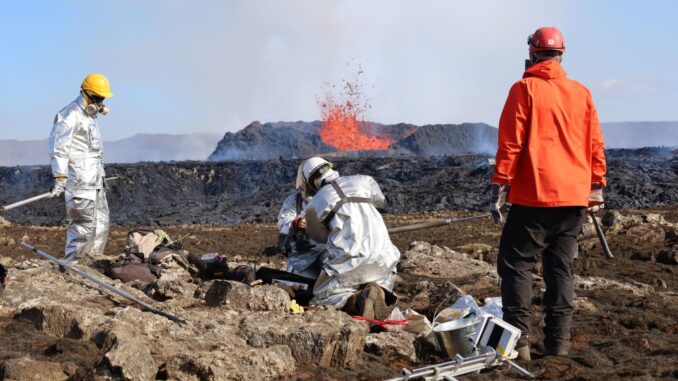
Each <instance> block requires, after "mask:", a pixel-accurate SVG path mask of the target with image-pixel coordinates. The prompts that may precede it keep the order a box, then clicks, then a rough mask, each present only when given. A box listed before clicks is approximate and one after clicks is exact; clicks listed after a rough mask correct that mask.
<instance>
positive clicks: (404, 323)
mask: <svg viewBox="0 0 678 381" xmlns="http://www.w3.org/2000/svg"><path fill="white" fill-rule="evenodd" d="M351 317H352V318H354V319H356V320H362V321H366V322H368V323H372V324H374V325H378V326H380V327H381V328H384V329H386V326H387V325H398V326H401V327H406V326H407V324H409V322H408V321H407V320H376V319H368V318H366V317H363V316H351Z"/></svg>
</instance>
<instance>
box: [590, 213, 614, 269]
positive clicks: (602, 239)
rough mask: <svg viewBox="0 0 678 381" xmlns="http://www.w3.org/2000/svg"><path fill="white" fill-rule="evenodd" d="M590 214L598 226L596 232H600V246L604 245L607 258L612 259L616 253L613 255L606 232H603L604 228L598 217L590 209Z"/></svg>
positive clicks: (594, 223) (594, 224)
mask: <svg viewBox="0 0 678 381" xmlns="http://www.w3.org/2000/svg"><path fill="white" fill-rule="evenodd" d="M589 215H590V216H591V219H592V220H593V226H595V227H596V234H598V239H599V240H600V246H602V247H603V252H604V253H605V256H606V257H607V259H612V258H614V255H612V251H611V250H610V246H609V245H608V244H607V239H606V238H605V233H604V232H603V229H602V228H601V227H600V224H599V223H598V220H597V219H596V215H595V213H593V212H592V211H589Z"/></svg>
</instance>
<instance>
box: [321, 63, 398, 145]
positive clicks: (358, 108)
mask: <svg viewBox="0 0 678 381" xmlns="http://www.w3.org/2000/svg"><path fill="white" fill-rule="evenodd" d="M362 73H363V71H362V70H359V71H358V74H357V76H356V77H355V78H354V79H353V80H352V81H344V86H343V91H344V93H343V94H342V95H341V96H340V97H339V98H337V97H335V96H334V95H333V94H332V92H331V91H330V90H328V91H326V94H325V97H324V99H322V100H321V101H319V102H318V103H319V105H320V109H321V112H322V117H323V126H322V128H321V129H320V132H319V134H320V138H321V139H322V140H323V142H325V143H326V144H328V145H331V146H332V147H334V148H336V149H338V150H340V151H357V150H384V149H388V148H389V147H390V146H391V144H393V140H392V139H389V138H384V137H379V136H375V134H374V131H372V130H371V127H370V124H369V123H368V122H365V120H364V118H363V117H364V112H365V111H366V110H367V109H369V108H370V106H369V105H368V104H367V102H366V101H363V100H362V93H361V88H362V84H361V83H360V81H359V78H358V76H359V75H360V74H362ZM332 87H334V86H332Z"/></svg>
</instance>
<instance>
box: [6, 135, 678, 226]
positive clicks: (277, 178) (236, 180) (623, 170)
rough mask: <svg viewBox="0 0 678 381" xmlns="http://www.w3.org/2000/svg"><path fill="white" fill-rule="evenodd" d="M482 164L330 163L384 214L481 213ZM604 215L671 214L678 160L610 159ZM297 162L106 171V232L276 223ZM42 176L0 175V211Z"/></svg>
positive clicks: (465, 160) (487, 173) (25, 171)
mask: <svg viewBox="0 0 678 381" xmlns="http://www.w3.org/2000/svg"><path fill="white" fill-rule="evenodd" d="M488 158H489V156H481V155H466V156H433V157H409V156H408V157H367V158H332V160H333V162H335V164H336V166H337V168H338V170H339V171H340V172H341V173H342V174H345V175H352V174H366V175H371V176H374V177H375V179H376V180H377V182H378V183H379V185H380V186H381V188H382V191H383V192H384V195H385V196H386V206H385V208H384V212H385V213H387V214H397V213H415V212H424V211H446V210H484V209H486V208H487V199H488V191H489V186H488V184H489V180H490V177H491V176H492V168H490V167H489V166H488V164H487V163H488V162H487V159H488ZM607 159H608V166H609V170H608V183H609V185H608V188H607V189H606V195H607V199H608V204H607V206H608V207H609V208H613V209H618V208H652V207H659V206H664V205H676V204H678V187H676V186H675V185H676V184H678V150H676V149H668V148H649V149H638V150H608V151H607ZM298 164H299V161H297V160H267V161H232V162H177V163H140V164H121V165H108V166H107V167H106V170H107V174H108V176H120V177H121V178H120V180H118V181H117V182H115V183H112V184H111V185H110V188H111V189H110V192H108V200H109V204H110V209H111V222H112V224H114V225H122V226H138V225H144V226H158V225H160V226H165V225H177V224H193V223H195V224H227V225H228V224H236V223H242V222H270V221H274V220H275V218H276V216H277V213H278V210H279V208H280V204H281V202H282V200H283V199H284V198H285V196H286V195H288V194H289V193H291V192H292V191H293V186H294V179H295V176H296V170H297V166H298ZM51 185H52V176H51V173H50V172H49V169H48V167H45V166H42V167H41V166H37V167H4V168H0V204H3V205H5V204H9V203H12V202H15V201H19V200H22V199H25V198H28V197H30V196H33V195H36V194H40V193H44V192H46V191H48V190H49V189H50V187H51ZM5 218H7V219H8V220H10V221H12V222H14V223H20V224H30V225H59V224H64V223H65V208H64V205H63V201H61V200H44V201H40V202H37V203H34V204H32V205H29V206H26V207H22V208H20V209H16V210H12V211H9V212H8V213H6V215H5Z"/></svg>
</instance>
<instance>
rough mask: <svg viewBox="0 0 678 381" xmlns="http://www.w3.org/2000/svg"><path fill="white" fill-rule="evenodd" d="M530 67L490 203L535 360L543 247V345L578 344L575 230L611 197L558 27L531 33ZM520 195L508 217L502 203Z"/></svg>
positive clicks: (508, 124) (506, 278) (516, 321)
mask: <svg viewBox="0 0 678 381" xmlns="http://www.w3.org/2000/svg"><path fill="white" fill-rule="evenodd" d="M528 44H529V47H530V60H529V66H528V68H527V69H526V70H525V74H524V75H523V79H521V80H520V81H518V82H516V83H515V84H514V85H513V86H512V87H511V91H510V92H509V96H508V99H507V101H506V105H505V106H504V110H503V112H502V115H501V119H500V121H499V145H498V149H497V156H496V167H495V171H494V176H493V177H492V184H491V194H492V199H491V206H490V210H491V212H492V215H493V217H494V219H495V221H496V222H498V223H505V226H504V229H503V232H502V236H501V240H500V243H499V257H498V260H497V270H498V273H499V276H500V277H501V279H502V283H501V296H502V303H503V312H504V320H505V321H506V322H508V323H509V324H512V325H514V326H516V327H517V328H519V329H520V330H521V331H522V336H521V339H520V340H519V341H518V345H517V346H516V349H517V351H518V354H519V357H520V358H521V359H524V360H529V359H530V358H531V355H530V347H529V332H530V327H529V326H530V309H531V301H532V270H533V269H534V267H535V265H536V262H537V258H538V256H539V255H541V258H542V263H543V275H544V281H545V283H546V293H545V295H544V300H543V304H544V311H545V313H546V318H545V327H544V335H545V338H544V351H545V354H546V355H566V354H568V352H569V349H570V326H571V323H572V311H573V308H572V300H573V298H574V282H573V279H572V265H573V262H574V256H575V253H576V252H577V239H576V237H577V234H578V233H579V231H580V230H581V226H582V224H583V223H584V221H585V218H586V211H587V208H590V207H596V206H598V205H600V204H602V203H603V194H602V190H603V187H604V186H605V183H606V180H605V172H606V170H607V168H606V164H605V152H604V147H603V135H602V132H601V129H600V125H599V123H598V116H597V113H596V109H595V106H594V105H593V101H592V99H591V93H590V92H589V90H588V89H587V88H586V87H584V86H582V85H581V84H579V83H578V82H576V81H573V80H571V79H569V78H567V75H566V73H565V71H564V70H563V69H562V67H561V65H560V62H561V60H562V55H563V53H564V51H565V43H564V39H563V36H562V34H561V33H560V31H559V30H558V29H556V28H550V27H546V28H539V29H538V30H537V31H536V32H535V33H534V34H532V35H530V37H529V38H528ZM506 201H508V202H509V203H511V204H512V206H511V208H510V211H509V213H508V217H507V218H506V220H504V216H503V214H502V211H503V206H504V204H505V202H506Z"/></svg>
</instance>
